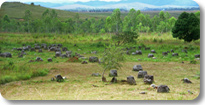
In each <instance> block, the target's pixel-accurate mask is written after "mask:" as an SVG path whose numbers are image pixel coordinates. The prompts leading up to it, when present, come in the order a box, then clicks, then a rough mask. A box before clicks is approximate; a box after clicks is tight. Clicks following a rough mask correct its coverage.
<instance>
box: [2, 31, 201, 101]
mask: <svg viewBox="0 0 205 105" xmlns="http://www.w3.org/2000/svg"><path fill="white" fill-rule="evenodd" d="M136 41H137V43H136V44H125V45H122V46H121V47H122V48H126V47H128V48H129V47H136V49H132V51H131V52H135V51H136V50H138V49H137V48H138V46H146V47H150V50H145V49H144V47H143V48H142V49H141V51H142V53H143V54H142V55H132V54H131V55H125V58H126V60H125V62H122V65H123V67H122V68H121V69H120V70H118V76H117V77H116V78H117V80H119V82H117V83H113V84H109V83H110V82H109V81H110V80H111V79H112V77H109V76H108V74H109V71H106V72H105V77H106V78H107V80H108V82H102V81H101V76H99V77H93V76H91V74H92V73H100V74H101V73H102V72H103V68H102V67H101V66H100V64H98V63H91V62H88V64H81V62H82V60H81V59H79V61H78V62H69V58H62V57H54V56H55V52H52V51H48V50H44V49H43V52H38V50H36V52H32V51H25V52H26V55H24V56H23V57H21V58H18V53H19V51H17V50H13V48H20V47H23V44H24V45H26V46H27V45H31V47H34V44H36V43H38V44H42V43H45V44H48V45H49V44H62V45H63V47H67V48H68V50H69V51H72V52H73V53H80V54H82V55H83V56H84V57H87V58H89V57H90V56H96V57H99V58H101V57H102V54H103V52H104V49H105V48H106V46H105V45H106V44H109V43H110V42H112V40H111V38H110V34H81V35H74V34H65V35H63V34H62V35H59V34H37V33H35V34H31V33H28V34H27V33H23V34H22V33H0V51H1V53H3V52H10V53H11V54H12V58H4V57H0V83H1V85H0V92H1V94H2V96H3V97H4V98H6V99H8V100H194V99H196V98H197V97H198V95H199V94H200V60H197V59H196V58H195V57H194V55H195V54H200V40H197V41H192V42H190V43H188V42H184V41H183V40H179V39H175V38H173V37H172V35H171V33H162V34H159V33H155V32H153V33H139V38H138V39H137V40H136ZM74 44H76V46H74ZM152 49H154V50H155V51H156V52H157V53H155V54H154V57H156V59H153V58H148V57H147V55H148V54H149V53H150V51H151V50H152ZM171 49H173V50H174V52H175V53H178V54H179V56H172V54H168V55H167V56H163V55H162V52H166V51H170V50H171ZM184 49H186V50H187V53H185V52H183V51H182V50H184ZM91 51H97V54H92V53H91ZM62 53H65V51H63V52H62ZM36 57H41V58H42V59H43V61H42V62H29V61H30V60H35V59H36ZM48 58H52V60H53V62H48V61H47V59H48ZM139 59H141V60H139ZM86 60H88V59H86ZM191 61H192V62H191ZM182 62H183V63H182ZM138 64H141V65H142V68H143V71H147V72H148V74H149V75H153V76H154V84H156V85H160V84H164V85H167V86H168V87H169V88H170V92H169V93H157V91H156V89H153V88H151V87H150V85H147V84H144V82H143V79H138V78H137V75H138V72H136V71H133V70H132V69H133V66H134V65H138ZM57 74H61V75H62V76H65V77H66V78H67V79H66V80H65V81H64V82H56V81H51V78H52V77H54V76H55V75H57ZM130 75H132V76H134V77H135V80H136V83H137V85H129V84H127V83H125V82H120V80H126V78H127V76H130ZM183 78H189V79H190V80H191V81H192V84H186V83H183V82H182V81H181V79H183ZM188 90H190V91H191V92H193V94H191V93H189V92H188ZM142 91H145V92H147V94H139V92H142Z"/></svg>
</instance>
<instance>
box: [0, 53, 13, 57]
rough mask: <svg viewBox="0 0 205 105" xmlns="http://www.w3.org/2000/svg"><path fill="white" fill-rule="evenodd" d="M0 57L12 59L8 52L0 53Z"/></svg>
mask: <svg viewBox="0 0 205 105" xmlns="http://www.w3.org/2000/svg"><path fill="white" fill-rule="evenodd" d="M0 56H1V57H6V58H7V57H10V58H11V57H12V55H11V53H10V52H5V53H1V54H0Z"/></svg>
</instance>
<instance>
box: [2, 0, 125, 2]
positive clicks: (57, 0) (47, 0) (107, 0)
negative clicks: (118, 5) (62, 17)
mask: <svg viewBox="0 0 205 105" xmlns="http://www.w3.org/2000/svg"><path fill="white" fill-rule="evenodd" d="M4 1H20V2H51V3H59V2H61V3H62V2H63V3H70V2H78V1H80V2H89V1H97V0H4ZM98 1H106V2H110V1H116V2H117V1H121V0H98Z"/></svg>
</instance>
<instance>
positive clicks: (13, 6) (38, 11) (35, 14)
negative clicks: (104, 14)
mask: <svg viewBox="0 0 205 105" xmlns="http://www.w3.org/2000/svg"><path fill="white" fill-rule="evenodd" d="M46 9H49V10H51V9H50V8H45V7H42V6H40V5H30V4H23V3H20V2H4V3H3V4H2V5H1V9H0V16H4V15H5V14H7V15H8V16H9V17H10V19H22V18H23V16H24V14H25V11H26V10H30V11H31V13H32V15H31V16H32V19H40V18H41V16H42V14H43V12H44V11H45V10H46ZM55 11H56V13H57V14H58V19H60V20H61V21H65V20H67V19H68V18H74V16H75V14H76V13H73V12H69V11H63V10H55ZM79 16H80V18H81V19H86V18H92V17H93V16H89V15H86V14H80V13H79Z"/></svg>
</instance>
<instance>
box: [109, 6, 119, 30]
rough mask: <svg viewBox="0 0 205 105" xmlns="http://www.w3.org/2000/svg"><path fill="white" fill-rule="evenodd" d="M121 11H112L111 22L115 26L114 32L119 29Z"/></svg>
mask: <svg viewBox="0 0 205 105" xmlns="http://www.w3.org/2000/svg"><path fill="white" fill-rule="evenodd" d="M120 15H121V12H120V9H115V10H114V11H113V13H112V16H111V18H112V22H113V24H114V25H115V26H116V31H115V32H116V34H118V33H119V29H120V22H121V18H120Z"/></svg>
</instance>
